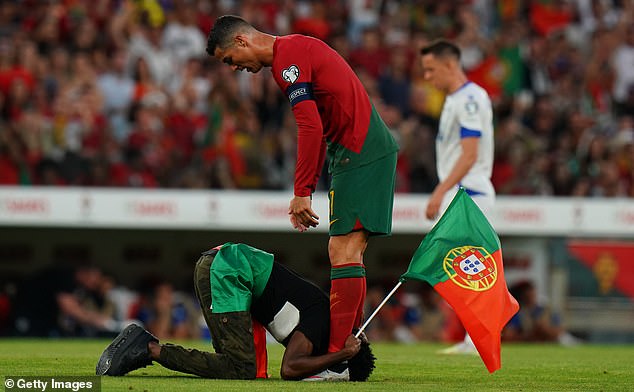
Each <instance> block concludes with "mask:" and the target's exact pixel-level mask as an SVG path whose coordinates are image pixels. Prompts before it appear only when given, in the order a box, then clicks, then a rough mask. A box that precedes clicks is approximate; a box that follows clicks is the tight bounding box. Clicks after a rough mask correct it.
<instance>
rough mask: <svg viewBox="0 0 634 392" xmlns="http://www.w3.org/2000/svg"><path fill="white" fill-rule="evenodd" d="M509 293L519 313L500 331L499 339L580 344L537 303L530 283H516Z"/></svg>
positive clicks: (543, 306)
mask: <svg viewBox="0 0 634 392" xmlns="http://www.w3.org/2000/svg"><path fill="white" fill-rule="evenodd" d="M509 291H510V292H511V294H512V295H513V297H515V298H516V299H517V301H518V302H519V304H520V310H519V312H518V313H516V314H515V316H513V318H512V319H511V320H510V321H509V322H508V324H507V325H506V327H505V328H504V330H503V331H502V339H504V340H506V341H524V342H559V343H560V344H562V345H574V344H578V343H580V341H579V339H577V338H576V337H574V336H572V335H570V334H569V333H568V332H566V331H565V329H564V328H563V326H562V324H561V319H560V316H559V315H558V314H556V313H553V312H552V311H551V310H550V309H549V307H548V306H546V305H543V304H542V303H540V302H539V300H538V298H537V292H536V290H535V286H534V285H533V283H532V282H530V281H521V282H518V283H516V284H514V285H513V286H512V287H511V288H510V289H509Z"/></svg>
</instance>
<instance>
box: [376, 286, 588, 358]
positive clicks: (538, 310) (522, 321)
mask: <svg viewBox="0 0 634 392" xmlns="http://www.w3.org/2000/svg"><path fill="white" fill-rule="evenodd" d="M509 291H510V292H511V294H512V295H513V297H515V298H516V299H517V301H518V303H519V304H520V310H519V312H518V313H516V314H515V315H514V316H513V317H512V318H511V320H509V322H508V323H507V324H506V326H505V327H504V329H503V330H502V340H503V341H505V342H553V343H558V344H561V345H564V346H573V345H576V344H580V343H581V342H582V340H581V339H579V338H578V337H576V336H574V335H572V334H570V333H569V332H568V331H567V330H566V328H565V326H564V323H563V322H562V318H561V315H560V314H558V313H557V312H555V311H553V310H552V309H551V307H550V306H549V304H548V301H545V300H544V299H543V298H539V296H538V293H537V290H536V288H535V285H534V284H533V282H531V281H528V280H521V281H518V282H515V283H514V284H512V285H511V286H510V287H509ZM387 293H388V290H387V289H385V288H384V287H382V286H381V285H372V286H371V287H370V288H369V289H368V293H367V298H366V302H365V314H366V316H367V315H369V314H370V313H371V312H373V311H374V310H375V309H376V308H377V307H378V305H379V304H380V303H381V301H383V299H384V298H385V296H386V295H387ZM366 335H367V336H368V338H369V339H370V340H371V341H393V342H399V343H415V342H419V341H425V342H443V343H456V342H462V341H463V339H464V336H465V330H464V327H463V326H462V323H461V322H460V319H459V318H458V316H457V314H456V313H455V312H454V311H453V309H452V308H451V306H450V305H449V304H448V303H447V302H446V301H445V300H444V299H443V298H442V297H441V296H440V295H439V294H438V293H437V292H436V291H434V289H433V288H432V287H431V286H430V285H428V284H426V283H421V284H417V285H412V286H411V288H410V289H408V290H400V291H398V292H397V293H396V294H395V295H394V296H393V297H391V298H390V300H389V301H388V302H387V303H386V304H385V305H384V306H383V307H382V308H381V310H380V311H379V312H378V313H377V316H376V317H375V319H373V320H372V322H371V323H370V324H369V325H368V328H367V330H366Z"/></svg>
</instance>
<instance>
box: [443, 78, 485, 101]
mask: <svg viewBox="0 0 634 392" xmlns="http://www.w3.org/2000/svg"><path fill="white" fill-rule="evenodd" d="M452 95H453V98H454V99H455V100H456V101H458V102H464V101H478V102H483V103H484V102H490V101H491V99H490V98H489V94H488V93H487V92H486V90H485V89H484V88H482V86H480V85H478V84H477V83H474V82H471V81H468V82H467V83H465V84H464V85H463V86H462V87H461V88H460V89H458V90H457V91H456V92H455V93H453V94H452Z"/></svg>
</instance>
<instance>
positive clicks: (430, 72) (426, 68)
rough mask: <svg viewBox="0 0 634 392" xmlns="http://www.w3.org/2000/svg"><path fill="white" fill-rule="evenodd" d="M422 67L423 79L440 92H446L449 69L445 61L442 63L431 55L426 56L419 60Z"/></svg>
mask: <svg viewBox="0 0 634 392" xmlns="http://www.w3.org/2000/svg"><path fill="white" fill-rule="evenodd" d="M421 64H422V66H423V78H424V79H425V80H426V81H428V82H429V83H431V85H432V86H434V87H436V88H437V89H439V90H441V91H445V90H447V86H448V84H449V83H448V80H447V79H448V75H449V67H448V64H447V62H446V61H442V60H441V59H439V58H438V57H436V56H434V55H433V54H426V55H424V56H422V58H421Z"/></svg>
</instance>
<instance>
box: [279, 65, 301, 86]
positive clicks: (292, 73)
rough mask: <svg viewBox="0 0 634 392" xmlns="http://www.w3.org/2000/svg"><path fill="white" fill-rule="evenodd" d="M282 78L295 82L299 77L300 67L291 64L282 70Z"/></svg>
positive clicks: (291, 82)
mask: <svg viewBox="0 0 634 392" xmlns="http://www.w3.org/2000/svg"><path fill="white" fill-rule="evenodd" d="M282 79H284V80H285V81H287V82H289V83H290V84H293V83H295V82H296V81H297V79H299V68H298V67H297V65H291V66H290V67H288V68H286V69H285V70H283V71H282Z"/></svg>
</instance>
